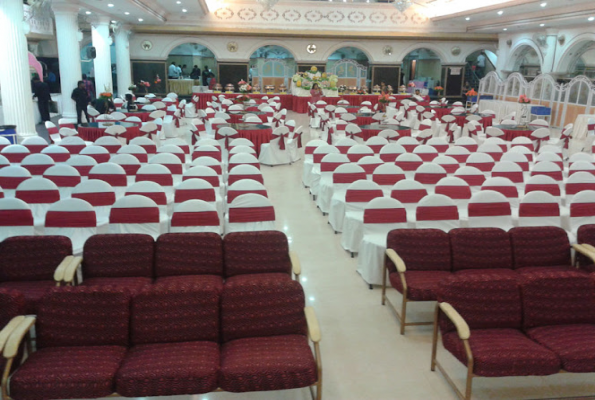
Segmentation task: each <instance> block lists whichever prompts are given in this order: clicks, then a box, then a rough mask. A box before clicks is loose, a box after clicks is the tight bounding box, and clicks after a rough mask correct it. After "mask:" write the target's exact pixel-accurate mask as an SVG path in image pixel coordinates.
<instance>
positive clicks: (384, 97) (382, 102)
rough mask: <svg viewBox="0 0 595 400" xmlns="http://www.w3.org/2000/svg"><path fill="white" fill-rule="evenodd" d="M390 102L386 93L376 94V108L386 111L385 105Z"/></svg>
mask: <svg viewBox="0 0 595 400" xmlns="http://www.w3.org/2000/svg"><path fill="white" fill-rule="evenodd" d="M389 102H390V96H389V94H388V93H382V94H381V95H380V96H378V110H379V111H383V112H384V111H386V106H387V105H388V103H389Z"/></svg>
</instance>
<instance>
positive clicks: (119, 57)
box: [115, 25, 133, 95]
mask: <svg viewBox="0 0 595 400" xmlns="http://www.w3.org/2000/svg"><path fill="white" fill-rule="evenodd" d="M130 33H131V31H130V26H129V25H119V26H118V28H117V29H116V32H115V34H116V73H117V75H118V94H120V95H122V94H124V93H126V92H127V91H128V87H129V86H130V85H132V83H133V82H132V70H131V67H130V41H129V39H130Z"/></svg>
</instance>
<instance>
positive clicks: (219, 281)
mask: <svg viewBox="0 0 595 400" xmlns="http://www.w3.org/2000/svg"><path fill="white" fill-rule="evenodd" d="M188 283H191V284H193V285H195V284H199V285H201V287H208V288H214V289H215V290H217V291H218V292H219V293H221V291H222V290H223V277H221V276H219V275H176V276H164V277H161V278H157V280H156V281H155V285H156V286H157V285H173V284H175V285H184V284H188Z"/></svg>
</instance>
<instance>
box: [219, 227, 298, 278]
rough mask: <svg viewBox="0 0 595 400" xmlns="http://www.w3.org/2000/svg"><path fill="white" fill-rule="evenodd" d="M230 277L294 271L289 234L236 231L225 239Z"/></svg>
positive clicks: (226, 261) (225, 254)
mask: <svg viewBox="0 0 595 400" xmlns="http://www.w3.org/2000/svg"><path fill="white" fill-rule="evenodd" d="M223 250H224V259H225V275H226V276H227V277H231V276H236V275H242V274H256V273H272V272H282V273H286V274H291V260H290V259H289V244H288V242H287V236H285V234H284V233H283V232H279V231H260V232H234V233H229V234H227V235H225V238H224V239H223Z"/></svg>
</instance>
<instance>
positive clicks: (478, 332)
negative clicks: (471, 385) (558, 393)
mask: <svg viewBox="0 0 595 400" xmlns="http://www.w3.org/2000/svg"><path fill="white" fill-rule="evenodd" d="M442 343H443V344H444V347H445V348H446V349H447V350H448V351H450V352H451V353H452V354H453V355H454V356H455V357H456V358H457V359H458V360H459V361H461V362H462V363H463V364H465V365H467V356H466V354H465V348H464V346H463V342H462V341H461V340H460V339H459V336H458V334H457V332H456V331H454V332H448V333H446V334H444V335H443V337H442ZM469 345H470V346H471V352H472V353H473V360H474V369H473V372H474V373H475V374H476V375H479V376H485V377H495V376H527V375H551V374H555V373H557V372H559V371H560V360H559V358H558V356H557V355H556V354H555V353H554V352H552V351H551V350H548V349H546V348H545V347H543V346H541V345H539V344H537V343H535V342H534V341H532V340H531V339H529V338H528V337H527V336H525V335H524V334H523V333H522V332H521V331H520V330H518V329H474V330H472V331H471V337H470V338H469Z"/></svg>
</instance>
